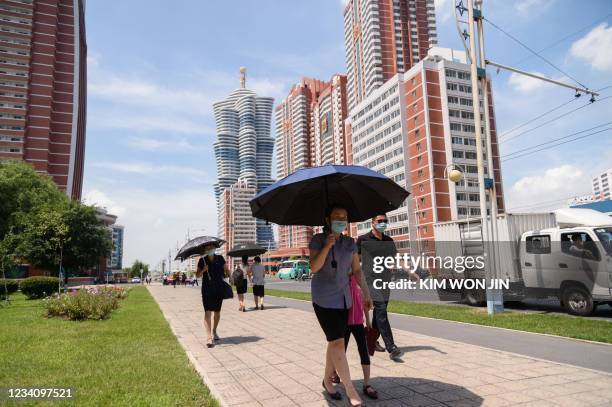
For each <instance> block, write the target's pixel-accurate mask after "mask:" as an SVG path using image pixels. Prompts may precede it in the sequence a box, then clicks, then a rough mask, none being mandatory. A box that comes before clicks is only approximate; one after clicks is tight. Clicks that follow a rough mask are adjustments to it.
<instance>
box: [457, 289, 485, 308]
mask: <svg viewBox="0 0 612 407" xmlns="http://www.w3.org/2000/svg"><path fill="white" fill-rule="evenodd" d="M461 301H462V302H464V303H466V304H468V305H471V306H472V307H480V306H482V305H483V304H484V302H485V296H484V291H483V290H463V291H462V292H461Z"/></svg>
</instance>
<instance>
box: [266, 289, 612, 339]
mask: <svg viewBox="0 0 612 407" xmlns="http://www.w3.org/2000/svg"><path fill="white" fill-rule="evenodd" d="M266 295H272V296H276V297H285V298H294V299H297V300H307V301H310V299H311V297H310V293H308V292H299V291H284V290H274V289H268V288H266ZM388 310H389V312H395V313H398V314H406V315H414V316H418V317H428V318H436V319H444V320H447V321H458V322H467V323H471V324H477V325H486V326H494V327H498V328H508V329H514V330H517V331H527V332H536V333H543V334H549V335H558V336H565V337H568V338H576V339H586V340H590V341H596V342H606V343H612V322H608V321H602V320H596V319H589V318H579V317H573V316H570V315H558V314H541V313H526V312H520V311H509V312H504V313H503V314H501V315H495V316H494V317H491V316H489V315H488V314H487V310H486V309H483V308H472V307H460V306H456V305H445V304H432V303H421V302H410V301H397V300H391V301H390V302H389V307H388Z"/></svg>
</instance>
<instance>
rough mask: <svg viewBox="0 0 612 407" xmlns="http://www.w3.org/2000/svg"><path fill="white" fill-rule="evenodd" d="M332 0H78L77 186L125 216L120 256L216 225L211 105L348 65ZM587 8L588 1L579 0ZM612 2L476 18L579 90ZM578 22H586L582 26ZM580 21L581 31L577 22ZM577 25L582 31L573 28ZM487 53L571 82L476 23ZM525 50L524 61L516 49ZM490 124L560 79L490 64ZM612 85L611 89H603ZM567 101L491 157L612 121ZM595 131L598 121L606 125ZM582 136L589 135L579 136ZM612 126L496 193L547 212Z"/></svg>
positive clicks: (448, 40) (601, 61)
mask: <svg viewBox="0 0 612 407" xmlns="http://www.w3.org/2000/svg"><path fill="white" fill-rule="evenodd" d="M343 3H344V2H343V0H310V1H298V0H257V1H249V0H236V1H232V2H225V1H198V0H180V1H174V2H168V1H159V0H158V1H156V0H147V1H143V0H131V1H129V2H126V1H117V0H108V1H89V2H88V3H87V10H86V19H87V20H86V24H87V41H88V47H89V48H88V53H89V56H88V69H89V72H88V93H89V95H88V105H87V107H88V117H87V120H88V122H87V149H86V162H85V181H84V197H85V199H86V201H87V202H89V203H97V204H99V205H102V206H106V207H107V208H108V209H109V210H110V211H112V212H114V213H116V214H117V215H119V220H118V223H121V224H123V225H125V227H126V231H125V233H126V235H125V248H124V249H125V257H124V264H130V263H131V262H132V261H133V260H134V259H136V258H139V259H143V260H144V261H146V262H149V263H151V264H153V265H156V264H157V263H158V262H159V261H160V260H161V259H162V258H163V257H164V255H165V256H167V253H168V249H170V248H175V247H176V245H177V244H179V245H180V244H182V243H183V242H184V239H185V237H186V235H187V232H188V228H189V229H190V231H191V232H190V233H191V235H192V236H193V235H195V234H215V233H216V213H215V212H216V211H215V203H214V197H213V193H212V184H213V183H214V179H215V176H216V169H215V163H214V155H213V151H212V143H213V142H214V140H215V131H214V120H213V117H212V107H211V105H212V102H213V101H216V100H219V99H221V98H223V97H225V95H227V94H228V93H229V92H230V91H232V90H233V89H235V88H237V87H238V68H239V67H240V66H242V65H244V66H246V67H247V69H248V72H247V86H248V87H250V88H252V89H254V90H256V91H257V92H259V93H260V94H261V95H266V96H273V97H274V98H275V99H276V100H277V101H279V100H280V99H281V98H283V97H284V96H285V95H286V93H287V92H288V90H289V88H290V86H291V85H292V84H293V83H295V82H297V81H298V80H299V79H300V78H301V77H302V76H313V77H316V78H320V79H325V80H328V79H329V78H330V77H331V75H332V74H334V73H336V72H344V71H345V61H344V38H343V35H344V34H343V18H342V10H343ZM587 6H588V7H587ZM451 7H452V6H451V0H440V1H437V2H436V8H437V22H438V35H439V46H442V47H449V48H455V49H461V47H462V45H461V43H460V42H459V39H458V36H457V32H456V28H455V23H454V17H453V16H452V15H451ZM611 13H612V2H609V1H606V0H589V1H588V2H587V1H585V2H580V3H579V2H575V1H570V0H518V1H502V0H485V8H484V15H485V17H487V18H488V19H490V20H491V21H492V22H494V23H495V24H496V25H498V26H500V27H501V28H503V29H504V30H506V31H508V32H509V33H510V34H512V35H514V36H515V37H518V38H519V39H520V40H521V41H523V42H524V43H526V44H527V45H529V46H530V47H531V48H533V49H536V50H540V49H542V48H545V47H548V46H549V45H551V44H554V43H556V42H558V41H559V40H561V39H563V38H564V37H566V36H569V38H567V39H565V40H563V41H561V42H559V43H558V44H557V45H555V46H554V47H552V48H549V49H547V50H546V51H544V52H543V53H542V55H544V56H545V57H546V58H547V59H549V60H550V61H551V62H552V63H554V64H555V65H556V66H558V67H559V68H560V69H561V70H563V71H565V72H567V73H569V74H570V75H571V76H572V77H575V78H576V79H578V80H579V81H580V82H581V83H584V84H585V85H587V86H588V87H590V88H594V89H598V88H602V87H604V86H608V85H612V15H610V14H611ZM583 28H584V30H582V29H583ZM579 30H581V31H579ZM577 31H579V32H577ZM485 35H486V52H487V57H488V58H489V59H491V60H493V61H497V62H500V63H503V64H508V65H513V66H516V67H519V68H521V69H525V70H528V71H531V72H538V73H541V74H544V75H547V76H549V77H552V78H555V79H560V80H563V81H567V82H571V80H570V79H568V78H563V74H561V73H560V72H558V71H556V70H555V69H553V68H552V67H550V66H549V65H547V64H546V63H545V62H543V61H542V60H540V59H538V58H535V57H530V58H528V57H529V56H530V54H529V52H528V51H527V50H525V49H524V48H521V47H520V46H519V45H518V44H516V43H514V42H512V40H510V39H509V38H507V37H505V36H504V35H503V34H501V33H500V32H499V31H497V30H496V29H495V28H493V27H492V26H491V25H488V24H486V25H485ZM526 58H527V59H526ZM489 74H490V75H491V76H492V78H493V84H494V95H493V97H494V101H495V108H496V115H497V120H498V130H499V131H500V133H501V134H503V133H504V132H506V131H508V130H511V129H512V128H513V127H515V126H517V125H519V124H522V123H524V122H525V121H527V120H529V119H531V118H533V117H535V116H536V115H538V114H539V113H543V112H545V111H547V110H549V109H552V108H554V107H556V106H558V105H559V104H561V103H563V102H564V101H569V100H570V99H571V98H572V95H573V92H572V91H571V90H565V89H561V88H558V87H555V86H549V85H545V84H543V83H541V82H538V81H533V80H529V79H525V78H523V77H520V76H516V75H509V74H508V73H505V72H500V73H499V74H498V73H496V72H495V71H494V70H492V69H489ZM602 93H603V94H602V98H603V97H605V96H606V95H612V87H611V88H608V89H607V90H605V91H604V92H602ZM586 102H587V100H586V98H584V97H582V98H580V99H579V100H577V101H574V102H571V103H569V104H568V105H567V106H565V107H564V108H561V109H559V110H558V111H555V112H554V113H552V114H550V115H549V116H546V117H545V118H544V119H542V120H541V121H538V122H534V123H532V124H530V125H528V126H526V127H524V128H522V129H521V130H520V131H515V132H514V133H511V134H510V135H508V136H507V138H508V139H509V138H511V137H513V136H515V135H517V134H519V133H520V132H521V131H524V130H529V129H530V128H532V127H535V126H537V125H539V124H540V123H542V122H544V121H546V119H552V118H554V117H555V116H563V117H562V118H561V119H559V120H556V121H554V122H553V123H550V124H547V125H544V126H542V127H541V128H539V129H536V130H534V131H531V132H528V133H526V134H524V135H522V136H519V137H517V138H516V139H514V140H511V141H508V142H506V143H503V144H502V146H501V153H502V155H504V154H507V153H510V152H513V151H516V150H519V149H521V148H525V147H529V146H532V145H535V144H539V143H542V142H546V141H548V140H551V139H554V138H557V137H561V136H565V135H568V134H571V133H573V132H576V131H581V130H585V129H587V128H591V127H594V126H597V125H600V124H603V123H606V122H609V121H611V120H612V114H611V113H612V98H610V99H608V100H602V101H601V102H600V103H595V104H594V105H592V106H588V107H585V108H583V109H580V110H578V111H576V112H574V113H571V114H568V115H565V114H564V113H565V112H568V111H570V110H572V109H575V108H577V107H579V106H581V105H583V104H586ZM604 128H605V127H604ZM583 134H586V133H583ZM611 134H612V132H611V131H608V132H603V133H600V134H598V135H595V136H592V137H587V138H585V139H583V140H579V141H576V142H572V143H568V144H565V145H563V146H559V147H556V148H554V149H550V150H546V151H542V152H540V153H537V154H533V155H529V156H526V157H522V158H519V159H515V160H512V161H507V162H504V163H503V166H502V174H503V177H504V188H505V193H506V201H507V204H508V207H509V208H517V210H545V209H553V208H555V207H558V206H560V205H563V204H564V201H563V198H566V197H570V196H572V195H581V194H585V193H589V192H590V179H591V176H593V175H595V174H597V173H598V172H600V171H602V170H603V169H606V168H609V167H612V137H611Z"/></svg>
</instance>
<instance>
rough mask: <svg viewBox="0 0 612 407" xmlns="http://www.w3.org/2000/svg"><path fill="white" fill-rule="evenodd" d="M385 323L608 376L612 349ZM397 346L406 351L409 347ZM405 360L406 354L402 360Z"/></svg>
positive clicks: (455, 326) (287, 302) (417, 320)
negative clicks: (597, 371) (404, 348)
mask: <svg viewBox="0 0 612 407" xmlns="http://www.w3.org/2000/svg"><path fill="white" fill-rule="evenodd" d="M296 284H302V283H296ZM266 286H267V287H268V288H279V287H280V286H285V287H287V286H288V285H285V284H279V283H276V282H272V281H271V282H270V284H267V285H266ZM307 286H309V284H308V283H304V284H302V290H301V291H305V288H306V287H307ZM287 289H288V288H287ZM266 304H273V305H279V306H285V307H291V308H296V309H301V310H305V311H309V312H312V311H313V309H312V304H311V303H310V302H308V301H299V300H293V299H289V298H281V297H270V296H268V297H266ZM389 320H390V322H391V326H392V327H393V328H394V329H402V330H407V331H411V332H415V333H419V334H422V335H427V336H433V337H437V338H443V339H448V340H452V341H457V342H462V343H469V344H473V345H478V346H483V347H486V348H491V349H496V350H500V351H505V352H512V353H516V354H520V355H525V356H529V357H532V358H538V359H543V360H549V361H552V362H557V363H565V364H569V365H573V366H580V367H584V368H588V369H594V370H600V371H604V372H608V373H612V345H607V344H599V343H594V342H586V341H579V340H573V339H565V338H559V337H555V336H549V335H540V334H533V333H528V332H520V331H512V330H507V329H499V328H491V327H486V326H480V325H470V324H463V323H458V322H452V321H443V320H437V319H430V318H421V317H413V316H408V315H399V314H389ZM610 329H612V325H610ZM397 345H398V346H399V347H400V348H402V347H404V346H405V347H406V349H407V350H409V345H410V344H401V343H399V344H397ZM406 358H409V354H408V356H405V357H404V360H405V359H406Z"/></svg>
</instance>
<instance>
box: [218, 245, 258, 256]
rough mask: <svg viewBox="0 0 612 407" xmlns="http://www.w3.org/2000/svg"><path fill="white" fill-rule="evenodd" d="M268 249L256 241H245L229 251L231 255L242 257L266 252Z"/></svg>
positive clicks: (228, 253)
mask: <svg viewBox="0 0 612 407" xmlns="http://www.w3.org/2000/svg"><path fill="white" fill-rule="evenodd" d="M266 251H267V249H264V248H263V247H260V246H257V245H256V244H255V243H243V244H238V245H236V246H234V247H232V250H230V251H229V252H227V255H228V256H230V257H242V256H249V257H251V256H257V255H259V254H264V253H265V252H266Z"/></svg>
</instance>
